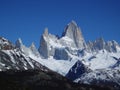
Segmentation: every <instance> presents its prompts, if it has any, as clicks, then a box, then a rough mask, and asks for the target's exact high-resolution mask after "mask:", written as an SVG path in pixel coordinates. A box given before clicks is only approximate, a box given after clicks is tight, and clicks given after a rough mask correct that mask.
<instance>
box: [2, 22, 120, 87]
mask: <svg viewBox="0 0 120 90" xmlns="http://www.w3.org/2000/svg"><path fill="white" fill-rule="evenodd" d="M44 66H46V67H48V68H49V69H51V70H53V71H56V72H58V73H60V74H62V75H63V76H66V77H67V78H69V79H71V80H73V81H75V82H79V83H80V82H82V83H88V84H91V83H93V82H95V81H97V83H99V82H101V81H102V80H103V81H107V82H115V83H116V84H118V85H119V84H120V82H119V79H120V77H119V76H120V44H118V43H117V42H116V41H115V40H113V41H104V39H103V38H99V39H97V40H95V41H93V42H92V41H88V42H86V41H85V40H84V37H83V35H82V32H81V29H80V28H79V27H78V26H77V24H76V22H75V21H72V22H70V23H69V24H68V25H66V27H65V29H64V32H63V34H62V36H57V35H52V34H50V33H49V32H48V28H46V29H45V31H44V33H43V34H42V36H41V39H40V47H39V49H38V50H37V49H36V47H35V45H34V43H32V44H31V46H30V47H26V46H25V45H24V44H23V43H22V40H21V39H18V40H17V41H16V44H15V45H13V44H12V43H11V42H10V41H8V40H7V39H5V38H3V37H1V38H0V70H6V69H37V68H38V69H39V68H41V67H44Z"/></svg>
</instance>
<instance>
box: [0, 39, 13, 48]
mask: <svg viewBox="0 0 120 90" xmlns="http://www.w3.org/2000/svg"><path fill="white" fill-rule="evenodd" d="M14 48H15V46H14V45H13V44H12V43H11V42H10V41H9V40H7V39H5V38H4V37H0V49H4V50H10V49H14Z"/></svg>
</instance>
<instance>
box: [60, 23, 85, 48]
mask: <svg viewBox="0 0 120 90" xmlns="http://www.w3.org/2000/svg"><path fill="white" fill-rule="evenodd" d="M62 36H63V37H65V36H67V37H69V38H70V39H72V40H73V41H74V42H75V44H76V47H77V48H83V47H84V46H85V40H84V38H83V35H82V32H81V29H80V28H79V27H78V26H77V24H76V22H75V21H71V22H70V23H69V24H68V25H67V26H66V28H65V30H64V32H63V34H62Z"/></svg>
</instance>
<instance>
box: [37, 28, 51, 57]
mask: <svg viewBox="0 0 120 90" xmlns="http://www.w3.org/2000/svg"><path fill="white" fill-rule="evenodd" d="M46 40H49V39H48V29H46V30H45V31H44V33H43V35H42V37H41V40H40V47H39V52H40V54H41V56H42V57H44V58H48V57H49V50H48V41H46Z"/></svg>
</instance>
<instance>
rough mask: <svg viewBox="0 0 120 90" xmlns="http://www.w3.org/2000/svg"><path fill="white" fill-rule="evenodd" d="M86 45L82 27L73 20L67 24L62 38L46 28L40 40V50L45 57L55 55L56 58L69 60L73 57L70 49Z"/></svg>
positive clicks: (82, 47) (81, 47)
mask: <svg viewBox="0 0 120 90" xmlns="http://www.w3.org/2000/svg"><path fill="white" fill-rule="evenodd" d="M85 45H86V44H85V40H84V38H83V36H82V32H81V30H80V28H79V27H78V26H77V24H76V23H75V21H72V22H70V23H69V24H68V25H67V26H66V28H65V30H64V32H63V34H62V37H61V38H58V37H56V36H55V35H52V34H49V33H48V29H47V28H46V29H45V31H44V33H43V35H42V37H41V40H40V47H39V52H40V53H41V55H42V56H43V58H49V57H50V56H53V57H55V58H56V59H65V60H67V59H70V58H71V57H70V56H69V53H72V52H69V50H73V49H80V50H82V49H84V48H85ZM56 55H57V56H56Z"/></svg>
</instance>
